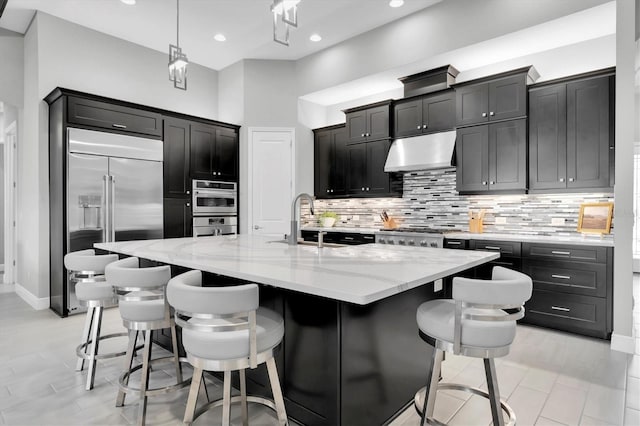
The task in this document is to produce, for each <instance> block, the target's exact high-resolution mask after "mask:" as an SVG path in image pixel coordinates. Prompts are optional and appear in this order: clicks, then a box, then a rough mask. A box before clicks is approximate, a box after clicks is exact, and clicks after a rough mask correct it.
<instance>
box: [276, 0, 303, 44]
mask: <svg viewBox="0 0 640 426" xmlns="http://www.w3.org/2000/svg"><path fill="white" fill-rule="evenodd" d="M300 1H301V0H273V4H272V5H271V12H272V13H273V41H275V42H277V43H280V44H283V45H285V46H289V28H291V27H293V28H298V3H300Z"/></svg>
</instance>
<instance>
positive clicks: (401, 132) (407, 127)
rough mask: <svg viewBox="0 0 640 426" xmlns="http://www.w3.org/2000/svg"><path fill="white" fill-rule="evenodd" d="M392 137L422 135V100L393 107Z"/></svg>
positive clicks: (400, 103)
mask: <svg viewBox="0 0 640 426" xmlns="http://www.w3.org/2000/svg"><path fill="white" fill-rule="evenodd" d="M393 114H394V118H395V120H394V133H393V134H394V135H395V137H397V138H401V137H406V136H415V135H419V134H421V133H422V123H423V121H422V99H421V98H420V99H414V100H413V101H410V102H399V103H397V104H395V105H394V106H393Z"/></svg>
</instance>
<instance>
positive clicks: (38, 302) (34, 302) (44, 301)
mask: <svg viewBox="0 0 640 426" xmlns="http://www.w3.org/2000/svg"><path fill="white" fill-rule="evenodd" d="M15 291H16V294H17V295H18V296H20V297H21V298H22V300H24V301H25V302H27V303H28V304H29V305H30V306H31V307H32V308H33V309H35V310H36V311H42V310H44V309H47V308H49V298H48V297H41V298H37V297H36V296H34V295H33V294H32V293H31V292H30V291H29V290H27V289H26V288H24V287H22V286H21V285H20V284H18V283H15Z"/></svg>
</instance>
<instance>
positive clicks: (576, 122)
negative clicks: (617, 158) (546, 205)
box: [529, 71, 615, 192]
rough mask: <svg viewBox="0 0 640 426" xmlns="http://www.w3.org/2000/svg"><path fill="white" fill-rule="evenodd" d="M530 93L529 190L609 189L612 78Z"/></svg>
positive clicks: (591, 78)
mask: <svg viewBox="0 0 640 426" xmlns="http://www.w3.org/2000/svg"><path fill="white" fill-rule="evenodd" d="M605 74H606V75H596V76H593V75H591V76H588V77H587V78H579V79H578V80H565V81H561V82H559V83H556V84H550V85H544V86H540V87H536V88H532V89H531V90H530V91H529V113H530V125H529V188H530V189H531V190H532V191H543V192H549V191H550V190H569V191H571V190H583V189H598V188H604V189H609V188H612V187H613V175H614V171H613V169H614V166H613V159H614V149H615V146H614V141H615V138H614V131H613V122H614V108H613V99H612V98H613V96H612V87H613V83H614V82H613V79H614V77H613V75H612V71H607V72H605Z"/></svg>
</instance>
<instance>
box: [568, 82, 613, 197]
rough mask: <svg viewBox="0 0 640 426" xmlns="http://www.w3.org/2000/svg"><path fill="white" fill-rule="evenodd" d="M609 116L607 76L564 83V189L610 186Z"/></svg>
mask: <svg viewBox="0 0 640 426" xmlns="http://www.w3.org/2000/svg"><path fill="white" fill-rule="evenodd" d="M609 114H610V109H609V77H601V78H594V79H590V80H584V81H577V82H575V83H568V84H567V188H603V187H608V186H609V146H610V142H611V141H610V133H609V131H610V127H609V120H610V117H609ZM611 146H613V143H611Z"/></svg>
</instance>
